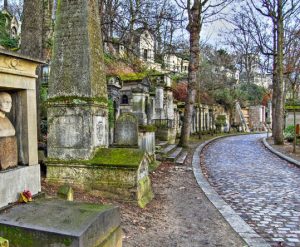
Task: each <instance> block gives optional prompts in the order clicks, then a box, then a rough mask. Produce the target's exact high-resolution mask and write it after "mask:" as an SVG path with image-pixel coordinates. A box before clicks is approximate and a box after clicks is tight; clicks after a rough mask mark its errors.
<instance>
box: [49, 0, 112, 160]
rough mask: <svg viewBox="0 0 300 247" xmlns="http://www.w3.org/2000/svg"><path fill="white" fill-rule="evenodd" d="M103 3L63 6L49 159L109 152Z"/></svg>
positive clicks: (57, 37)
mask: <svg viewBox="0 0 300 247" xmlns="http://www.w3.org/2000/svg"><path fill="white" fill-rule="evenodd" d="M98 9H99V8H98V1H96V0H89V1H86V0H77V1H58V6H57V12H56V25H55V36H54V46H53V60H52V66H51V74H50V81H49V108H48V125H49V126H48V128H49V130H48V131H49V134H48V157H49V158H50V160H51V159H58V160H72V159H89V158H91V155H92V154H93V151H94V150H95V148H97V147H107V146H108V110H107V86H106V80H105V75H104V62H103V51H102V40H101V29H100V22H99V19H100V18H99V12H98Z"/></svg>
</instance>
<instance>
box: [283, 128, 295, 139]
mask: <svg viewBox="0 0 300 247" xmlns="http://www.w3.org/2000/svg"><path fill="white" fill-rule="evenodd" d="M283 136H284V139H286V140H287V141H288V142H292V141H293V140H294V137H295V126H294V125H289V126H288V127H286V128H285V130H284V131H283Z"/></svg>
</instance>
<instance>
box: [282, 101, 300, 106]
mask: <svg viewBox="0 0 300 247" xmlns="http://www.w3.org/2000/svg"><path fill="white" fill-rule="evenodd" d="M285 104H286V105H287V106H289V107H292V106H300V99H295V101H294V100H293V99H287V100H286V101H285ZM287 106H286V107H287Z"/></svg>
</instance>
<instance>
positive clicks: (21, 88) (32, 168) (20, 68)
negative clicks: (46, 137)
mask: <svg viewBox="0 0 300 247" xmlns="http://www.w3.org/2000/svg"><path fill="white" fill-rule="evenodd" d="M40 63H41V61H37V60H34V59H32V58H29V57H27V56H21V55H20V54H17V53H13V52H8V51H5V50H0V191H1V193H0V208H1V207H5V206H7V205H8V204H9V203H13V202H16V201H17V200H18V197H19V193H20V192H22V191H24V190H25V189H26V190H30V191H31V192H32V194H33V195H35V194H37V193H38V192H39V191H40V190H41V184H40V166H39V164H38V155H37V129H36V126H37V122H36V87H35V82H36V78H37V76H36V67H37V65H38V64H40ZM18 164H20V166H18ZM8 168H9V169H8Z"/></svg>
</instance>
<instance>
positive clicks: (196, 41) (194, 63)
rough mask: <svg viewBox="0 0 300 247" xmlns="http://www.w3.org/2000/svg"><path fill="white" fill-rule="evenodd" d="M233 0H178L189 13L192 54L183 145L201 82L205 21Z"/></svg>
mask: <svg viewBox="0 0 300 247" xmlns="http://www.w3.org/2000/svg"><path fill="white" fill-rule="evenodd" d="M231 2H232V1H228V0H227V1H224V0H222V1H221V0H219V1H210V0H194V1H191V0H187V1H183V0H176V3H177V4H178V6H180V7H181V8H182V9H184V10H185V11H186V12H187V15H188V25H187V31H188V32H189V36H190V42H189V43H190V54H189V60H190V63H189V68H188V97H187V99H186V102H185V111H184V121H183V126H182V130H181V137H180V143H179V145H181V146H187V145H188V142H189V137H190V132H191V122H192V115H193V108H194V104H195V98H196V93H197V87H198V86H197V84H198V83H199V72H200V70H199V68H200V66H199V64H200V33H201V29H202V26H203V23H204V21H210V20H212V19H211V18H216V17H217V15H218V14H219V13H220V12H221V11H222V10H223V9H224V8H225V7H226V6H227V5H228V4H230V3H231Z"/></svg>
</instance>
